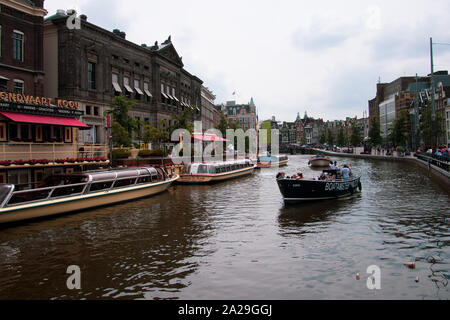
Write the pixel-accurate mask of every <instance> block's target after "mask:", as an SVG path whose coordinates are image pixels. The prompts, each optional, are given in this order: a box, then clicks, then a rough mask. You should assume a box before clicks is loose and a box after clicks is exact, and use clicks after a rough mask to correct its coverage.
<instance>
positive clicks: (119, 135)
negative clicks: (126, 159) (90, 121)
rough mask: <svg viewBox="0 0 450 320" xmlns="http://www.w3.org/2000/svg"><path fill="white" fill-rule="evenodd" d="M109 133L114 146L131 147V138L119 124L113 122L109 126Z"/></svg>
mask: <svg viewBox="0 0 450 320" xmlns="http://www.w3.org/2000/svg"><path fill="white" fill-rule="evenodd" d="M111 133H112V136H113V141H114V143H115V144H116V145H124V146H130V145H131V136H130V134H129V132H128V131H127V130H125V128H124V127H122V126H121V125H120V123H119V122H117V121H113V123H112V125H111Z"/></svg>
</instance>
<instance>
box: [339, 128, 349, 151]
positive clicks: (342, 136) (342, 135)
mask: <svg viewBox="0 0 450 320" xmlns="http://www.w3.org/2000/svg"><path fill="white" fill-rule="evenodd" d="M346 140H347V137H346V136H345V130H344V127H340V128H339V132H338V136H337V141H336V143H337V144H338V146H340V147H342V146H345V145H346V144H347V143H346V142H347V141H346Z"/></svg>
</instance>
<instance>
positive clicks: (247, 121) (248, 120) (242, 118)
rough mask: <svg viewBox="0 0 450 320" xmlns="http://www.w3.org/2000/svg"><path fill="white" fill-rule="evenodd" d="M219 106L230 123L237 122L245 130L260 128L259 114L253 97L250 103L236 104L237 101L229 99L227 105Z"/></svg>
mask: <svg viewBox="0 0 450 320" xmlns="http://www.w3.org/2000/svg"><path fill="white" fill-rule="evenodd" d="M218 108H219V109H220V110H221V111H222V112H223V113H224V114H225V116H226V117H227V120H228V122H229V123H233V122H236V123H237V124H239V126H240V127H241V128H242V129H243V130H244V131H245V130H248V129H255V130H256V129H257V128H258V116H257V114H256V106H255V103H254V101H253V98H251V100H250V102H249V103H248V104H236V102H235V101H227V103H226V105H222V106H219V107H218Z"/></svg>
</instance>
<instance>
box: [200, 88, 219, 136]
mask: <svg viewBox="0 0 450 320" xmlns="http://www.w3.org/2000/svg"><path fill="white" fill-rule="evenodd" d="M215 99H216V96H215V95H214V94H213V93H212V92H211V91H210V90H209V89H208V88H206V87H204V86H202V91H201V101H202V103H201V106H202V107H201V109H202V131H203V132H205V131H206V130H208V129H213V128H215V127H216V126H217V124H218V123H219V120H220V112H219V111H218V110H217V109H216V108H215V105H214V100H215Z"/></svg>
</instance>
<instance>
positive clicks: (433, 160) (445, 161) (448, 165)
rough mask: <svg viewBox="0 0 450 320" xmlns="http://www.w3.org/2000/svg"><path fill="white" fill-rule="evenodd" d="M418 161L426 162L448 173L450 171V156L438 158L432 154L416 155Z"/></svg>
mask: <svg viewBox="0 0 450 320" xmlns="http://www.w3.org/2000/svg"><path fill="white" fill-rule="evenodd" d="M416 157H417V159H420V160H422V161H425V162H427V163H429V164H432V165H434V166H436V167H439V168H441V169H443V170H445V171H447V172H449V171H450V157H449V156H437V155H435V154H431V153H423V152H421V153H416Z"/></svg>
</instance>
